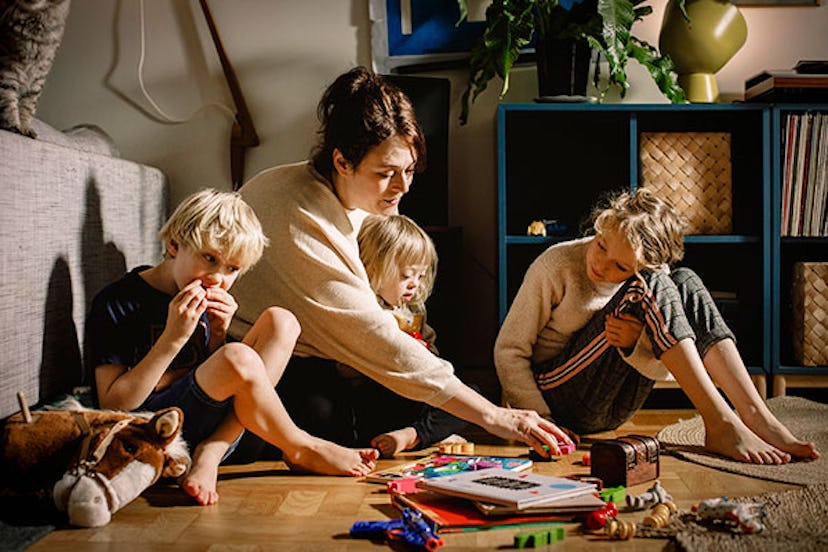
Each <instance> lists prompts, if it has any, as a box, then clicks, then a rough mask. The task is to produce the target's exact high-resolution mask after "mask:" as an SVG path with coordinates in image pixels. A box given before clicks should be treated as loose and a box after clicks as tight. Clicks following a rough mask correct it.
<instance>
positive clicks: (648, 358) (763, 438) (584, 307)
mask: <svg viewBox="0 0 828 552" xmlns="http://www.w3.org/2000/svg"><path fill="white" fill-rule="evenodd" d="M592 220H593V230H594V233H595V235H594V236H590V237H586V238H582V239H577V240H573V241H569V242H564V243H560V244H556V245H553V246H552V247H550V248H549V249H547V250H546V251H545V252H544V253H542V254H541V255H540V256H539V257H538V258H537V259H536V260H535V261H534V262H533V263H532V265H531V266H530V267H529V269H528V271H527V273H526V275H525V278H524V281H523V283H522V285H521V287H520V289H519V291H518V293H517V295H516V297H515V300H514V302H513V303H512V305H511V308H510V309H509V312H508V314H507V316H506V319H505V320H504V322H503V326H502V327H501V329H500V333H499V335H498V337H497V341H496V343H495V365H496V368H497V374H498V378H499V379H500V382H501V384H502V386H503V391H504V398H505V399H506V400H507V401H508V402H510V403H511V404H512V405H514V406H519V407H522V408H534V409H537V410H538V411H539V412H541V413H542V414H544V415H546V416H550V417H551V418H552V419H553V420H554V421H555V422H556V423H559V424H561V425H563V426H566V427H568V428H569V429H571V430H574V431H576V432H578V433H594V432H598V431H604V430H608V429H614V428H616V427H618V426H619V425H621V424H622V423H624V422H625V421H626V420H628V419H629V418H630V417H631V416H632V415H633V414H634V413H635V412H636V410H638V409H639V408H640V407H641V405H642V404H643V402H644V400H645V399H646V397H647V395H648V394H649V392H650V390H651V389H652V387H653V384H654V380H656V379H665V378H667V377H669V374H672V376H674V377H675V379H676V380H677V381H678V383H679V385H680V386H681V388H682V389H683V390H684V392H685V393H686V394H687V396H688V397H689V398H690V400H691V401H692V402H693V404H694V405H695V406H696V408H697V409H698V411H699V413H700V414H701V416H702V418H703V420H704V425H705V430H706V433H705V447H706V448H707V449H709V450H710V451H712V452H716V453H719V454H722V455H724V456H728V457H731V458H734V459H736V460H740V461H744V462H753V463H758V464H781V463H784V462H788V461H790V459H791V456H796V457H801V458H817V457H818V456H819V453H818V452H817V451H816V448H815V446H814V444H813V443H806V442H803V441H801V440H799V439H797V438H796V437H794V436H793V435H792V434H791V433H790V431H788V429H787V428H786V427H785V426H783V425H782V424H781V423H780V422H779V421H778V420H777V419H776V418H775V417H774V416H773V414H771V412H770V411H769V410H768V408H767V406H766V405H765V403H764V402H763V401H762V399H761V397H760V396H759V394H758V393H757V391H756V389H755V388H754V386H753V385H752V383H751V380H750V377H749V376H748V373H747V370H746V368H745V366H744V364H743V362H742V359H741V358H740V356H739V353H738V350H737V349H736V345H735V341H734V337H733V334H732V333H731V331H730V330H729V329H728V327H727V326H726V325H725V323H724V321H723V320H722V317H721V315H720V314H719V312H718V311H717V309H716V306H715V304H714V303H713V300H712V298H711V297H710V294H709V293H708V291H707V289H706V288H705V287H704V285H703V284H702V282H701V280H700V279H699V277H698V276H697V275H696V274H695V273H693V272H692V271H691V270H690V269H687V268H677V269H675V270H672V271H670V269H669V268H668V267H669V265H671V264H673V263H675V262H676V261H678V260H680V259H681V258H682V257H683V254H684V248H683V230H684V225H683V222H682V221H681V219H680V217H679V216H678V214H677V213H676V212H675V211H674V210H673V208H672V206H670V205H669V204H668V203H667V202H665V201H663V200H661V199H659V198H658V197H657V196H655V195H654V194H653V193H652V192H651V191H650V190H648V189H647V188H641V189H638V190H637V191H636V192H635V193H620V194H617V195H615V196H614V197H613V198H611V199H610V201H609V205H608V206H606V207H605V208H600V207H597V208H596V209H595V210H594V212H593V219H592ZM642 329H643V331H642ZM711 378H712V379H711ZM714 382H715V384H718V385H719V387H721V389H722V390H723V391H724V392H725V394H726V395H727V397H728V398H729V399H730V400H731V401H732V403H733V405H734V406H735V408H736V410H737V411H738V413H739V415H738V416H737V415H736V414H735V413H734V412H733V411H732V410H731V409H730V408H729V406H728V404H727V403H726V402H725V400H724V399H723V398H722V396H721V395H720V394H719V392H718V390H717V389H716V386H715V384H714Z"/></svg>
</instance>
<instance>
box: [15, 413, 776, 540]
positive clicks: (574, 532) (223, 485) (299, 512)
mask: <svg viewBox="0 0 828 552" xmlns="http://www.w3.org/2000/svg"><path fill="white" fill-rule="evenodd" d="M693 414H694V412H693V411H690V410H642V411H641V412H639V413H638V414H637V415H636V416H635V418H633V420H632V421H630V422H629V423H627V424H625V425H624V426H622V427H621V428H619V429H618V430H617V431H615V432H611V433H603V434H599V435H595V436H591V437H598V438H610V437H613V436H614V435H616V434H617V435H625V434H627V433H642V434H648V435H654V434H655V433H656V432H657V431H658V430H659V429H660V428H662V427H663V426H665V425H667V424H670V423H672V422H674V421H676V420H678V419H680V418H685V419H686V418H689V417H691V416H692V415H693ZM472 435H473V436H474V437H475V441H476V443H477V446H476V452H477V453H479V454H494V455H502V456H519V455H521V454H526V453H527V452H528V449H527V448H526V447H519V446H513V445H512V446H510V445H508V444H502V443H501V444H495V443H496V442H495V441H494V440H492V438H490V437H488V436H484V435H482V434H475V433H473V434H472ZM585 450H587V446H585V445H582V447H581V448H580V449H579V450H578V451H577V452H576V453H574V454H572V455H570V456H569V457H564V460H562V461H559V462H554V463H537V464H536V467H535V471H536V472H539V473H547V474H552V475H570V474H575V473H581V474H586V473H588V470H589V468H584V467H583V466H581V465H580V464H579V463H574V462H579V461H580V459H581V455H582V453H583V451H585ZM414 457H415V456H408V457H406V458H400V459H395V460H385V461H382V462H381V463H380V467H389V466H391V465H394V464H400V463H403V462H404V461H410V460H411V459H412V458H414ZM660 480H661V483H662V485H663V486H664V487H665V488H666V489H667V491H668V492H670V494H672V496H673V498H674V501H675V502H676V503H677V504H678V506H679V507H682V508H688V507H690V506H691V505H692V504H693V503H695V502H697V501H699V500H701V499H704V498H712V497H717V496H722V495H729V496H740V495H752V494H756V493H761V492H765V491H776V490H784V489H788V488H792V486H791V485H786V484H782V483H773V482H768V481H762V480H759V479H752V478H748V477H743V476H739V475H735V474H729V473H725V472H721V471H717V470H714V469H711V468H706V467H703V466H699V465H697V464H693V463H690V462H685V461H682V460H678V459H676V458H673V457H670V456H662V459H661V477H660ZM648 486H649V484H643V485H639V486H637V487H633V488H631V489H630V490H631V491H632V492H634V493H640V492H643V491H645V490H646V488H647V487H648ZM218 489H219V493H220V494H221V499H220V502H219V504H217V505H214V506H210V507H199V506H196V505H194V504H192V503H191V502H190V501H189V500H188V499H187V498H186V497H184V496H183V494H182V493H181V492H180V491H179V490H178V489H177V488H176V487H174V486H156V487H153V488H152V489H149V490H148V491H146V492H145V493H144V495H143V496H141V497H139V498H138V499H136V500H135V501H133V502H132V503H130V504H129V505H127V506H126V507H124V508H123V509H122V510H120V511H119V512H117V513H116V514H115V516H114V517H113V519H112V521H111V522H110V523H109V525H107V526H105V527H102V528H99V529H74V528H60V529H59V530H57V531H53V532H52V533H50V534H49V535H47V536H46V537H45V538H43V539H41V540H40V541H38V542H37V543H35V544H34V545H33V546H31V547H30V548H29V550H30V551H33V552H39V551H47V550H48V551H50V552H51V551H61V550H66V551H73V552H74V551H81V550H118V551H121V550H130V551H132V550H176V551H190V550H192V551H208V550H209V551H211V552H218V551H225V550H240V551H245V552H247V551H257V550H278V551H294V550H319V551H328V550H349V551H350V550H356V551H359V550H366V551H368V550H373V551H382V550H390V549H395V550H403V549H404V547H401V546H397V545H394V546H393V547H389V545H388V544H385V543H382V542H371V541H367V540H353V539H351V538H349V537H348V529H349V528H350V526H351V524H352V523H353V522H354V521H357V520H380V519H390V518H393V517H398V512H397V511H396V510H394V509H393V508H392V507H391V506H389V502H388V495H387V494H385V492H384V488H383V487H382V486H380V485H377V484H371V483H364V482H362V481H360V480H357V479H351V478H339V477H322V476H305V475H291V474H290V473H289V472H288V471H287V470H286V468H285V465H284V464H283V463H281V462H256V463H254V464H247V465H238V466H227V467H223V468H222V471H221V475H220V481H219V487H218ZM620 517H621V518H622V519H629V520H633V521H641V519H643V514H642V513H626V514H625V513H622V514H621V515H620ZM566 527H567V533H566V538H565V540H564V541H563V542H560V543H558V544H556V545H555V546H554V549H555V550H559V551H560V550H587V549H588V550H602V549H603V550H610V549H612V550H661V549H662V548H663V547H664V546H665V544H666V542H667V541H665V540H657V539H641V538H639V539H634V540H633V541H612V542H608V541H603V540H602V539H601V537H598V536H594V535H584V534H582V533H581V532H580V529H579V525H578V524H576V523H572V524H567V526H566ZM516 532H518V530H515V529H494V530H489V531H478V532H468V533H455V534H447V535H444V538H445V542H446V546H445V547H444V548H443V549H446V550H471V549H489V550H492V549H495V550H496V549H503V548H511V546H512V542H513V536H514V534H515V533H516ZM0 548H2V545H1V543H0ZM550 549H551V548H550Z"/></svg>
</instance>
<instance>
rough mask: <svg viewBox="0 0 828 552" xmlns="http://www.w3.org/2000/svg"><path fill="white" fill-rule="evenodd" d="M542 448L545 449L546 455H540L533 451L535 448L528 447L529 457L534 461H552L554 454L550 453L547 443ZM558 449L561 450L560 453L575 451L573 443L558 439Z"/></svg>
mask: <svg viewBox="0 0 828 552" xmlns="http://www.w3.org/2000/svg"><path fill="white" fill-rule="evenodd" d="M543 450H545V451H546V456H541V455H540V454H538V453H537V452H536V451H535V449H529V459H530V460H534V461H536V462H554V461H555V458H554V456H555V455H553V454H550V452H549V447H548V446H547V445H543ZM558 450H560V451H561V454H572V453H573V452H575V445H574V444H569V443H564V442H563V441H560V442H558Z"/></svg>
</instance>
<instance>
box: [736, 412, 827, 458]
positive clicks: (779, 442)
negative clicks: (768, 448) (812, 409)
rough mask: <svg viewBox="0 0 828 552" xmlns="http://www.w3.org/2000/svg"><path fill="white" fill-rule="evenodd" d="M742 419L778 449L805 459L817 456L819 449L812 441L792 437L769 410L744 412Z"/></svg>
mask: <svg viewBox="0 0 828 552" xmlns="http://www.w3.org/2000/svg"><path fill="white" fill-rule="evenodd" d="M740 414H741V413H740ZM742 419H743V420H744V421H745V424H746V425H747V426H748V427H749V428H750V429H751V430H752V431H753V432H754V433H756V435H758V436H759V437H760V438H762V439H764V440H765V441H766V442H767V443H769V444H770V445H773V446H775V447H776V448H778V449H779V450H781V451H783V452H786V453H788V454H790V455H791V456H794V457H797V458H804V459H806V460H816V459H817V458H819V451H818V450H817V449H816V445H815V444H814V443H810V442H807V441H802V440H801V439H797V438H796V437H794V435H793V434H792V433H791V432H790V430H788V428H787V427H785V426H784V425H783V424H782V422H780V421H779V420H777V419H776V417H775V416H774V415H773V414H771V413H770V411H767V412H764V413H760V412H756V413H745V414H742Z"/></svg>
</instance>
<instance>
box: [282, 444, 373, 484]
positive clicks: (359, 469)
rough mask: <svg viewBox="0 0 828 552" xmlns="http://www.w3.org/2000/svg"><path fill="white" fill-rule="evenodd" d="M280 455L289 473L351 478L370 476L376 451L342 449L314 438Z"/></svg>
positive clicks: (369, 449)
mask: <svg viewBox="0 0 828 552" xmlns="http://www.w3.org/2000/svg"><path fill="white" fill-rule="evenodd" d="M282 452H283V456H282V457H283V459H284V461H285V463H286V464H287V465H288V467H289V468H290V469H291V471H297V472H304V473H318V474H323V475H350V476H353V477H360V476H363V475H368V474H369V473H370V472H372V471H373V470H374V467H375V466H376V460H377V458H378V457H379V451H377V450H376V449H372V448H366V449H351V448H345V447H342V446H339V445H337V444H336V443H332V442H330V441H325V440H324V439H319V438H317V437H310V438H309V440H308V441H307V442H306V443H304V444H302V445H299V446H297V447H296V448H293V449H291V450H283V451H282Z"/></svg>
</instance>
